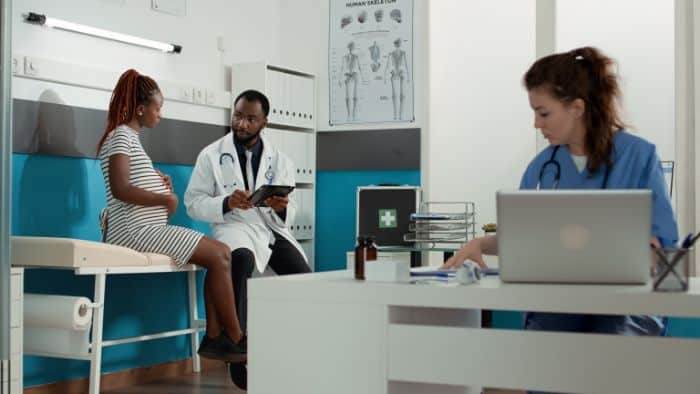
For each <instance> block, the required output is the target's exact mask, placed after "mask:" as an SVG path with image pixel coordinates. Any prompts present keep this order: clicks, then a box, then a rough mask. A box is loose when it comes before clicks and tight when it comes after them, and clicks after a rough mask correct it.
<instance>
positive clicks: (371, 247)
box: [365, 235, 377, 261]
mask: <svg viewBox="0 0 700 394" xmlns="http://www.w3.org/2000/svg"><path fill="white" fill-rule="evenodd" d="M374 239H375V238H374V235H369V236H367V257H366V258H365V260H366V261H374V260H376V259H377V244H376V243H374Z"/></svg>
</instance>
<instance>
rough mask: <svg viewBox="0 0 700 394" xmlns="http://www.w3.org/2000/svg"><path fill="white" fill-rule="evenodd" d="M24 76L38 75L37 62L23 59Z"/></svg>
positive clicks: (28, 58) (26, 58)
mask: <svg viewBox="0 0 700 394" xmlns="http://www.w3.org/2000/svg"><path fill="white" fill-rule="evenodd" d="M24 74H26V75H30V76H36V75H39V61H38V60H37V59H34V58H31V57H25V58H24Z"/></svg>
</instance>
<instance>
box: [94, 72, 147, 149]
mask: <svg viewBox="0 0 700 394" xmlns="http://www.w3.org/2000/svg"><path fill="white" fill-rule="evenodd" d="M156 94H161V93H160V88H159V87H158V84H157V83H156V81H154V80H153V79H152V78H150V77H147V76H145V75H141V74H139V73H138V71H136V70H134V69H130V70H126V71H125V72H124V73H123V74H122V75H121V77H119V81H118V82H117V86H115V87H114V91H113V92H112V99H111V100H110V101H109V112H108V114H107V127H105V131H104V133H103V134H102V138H100V142H99V144H97V153H98V154H99V152H100V149H101V148H102V144H104V142H105V139H107V135H109V133H110V132H111V131H112V130H114V129H116V128H117V126H119V125H122V124H124V123H128V122H130V121H131V120H132V119H133V118H134V117H135V116H136V107H138V106H139V105H142V104H143V105H148V104H149V103H150V102H151V99H152V98H153V96H154V95H156Z"/></svg>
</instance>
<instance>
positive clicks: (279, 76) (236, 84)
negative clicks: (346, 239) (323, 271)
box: [231, 62, 316, 269]
mask: <svg viewBox="0 0 700 394" xmlns="http://www.w3.org/2000/svg"><path fill="white" fill-rule="evenodd" d="M248 89H255V90H258V91H260V92H262V93H264V94H265V95H266V96H267V97H268V99H269V100H270V113H269V114H268V125H267V127H266V128H265V130H264V131H263V133H264V135H265V136H266V138H267V139H268V140H270V142H271V143H272V144H273V145H274V146H276V147H278V148H280V150H281V151H282V152H284V153H285V154H286V155H287V156H289V157H290V159H291V160H292V162H294V167H295V168H294V176H295V178H296V187H297V189H296V190H295V191H294V192H293V193H292V195H291V196H290V198H291V199H292V200H293V201H294V203H295V204H296V207H297V210H296V215H295V218H294V221H293V222H292V223H291V224H290V225H289V229H290V231H291V233H292V235H293V236H294V238H295V239H296V240H297V241H299V242H300V243H301V245H302V247H303V248H304V250H305V252H306V255H307V257H308V258H309V264H310V265H311V268H312V269H313V267H314V256H313V251H314V246H315V245H314V232H315V225H316V223H315V222H316V197H315V195H316V193H315V184H316V78H315V76H314V75H312V74H310V73H306V72H302V71H298V70H293V69H290V68H287V67H283V66H279V65H271V64H267V63H265V62H247V63H234V64H233V65H232V66H231V97H233V98H235V97H237V96H238V95H239V94H240V93H241V92H243V91H245V90H248Z"/></svg>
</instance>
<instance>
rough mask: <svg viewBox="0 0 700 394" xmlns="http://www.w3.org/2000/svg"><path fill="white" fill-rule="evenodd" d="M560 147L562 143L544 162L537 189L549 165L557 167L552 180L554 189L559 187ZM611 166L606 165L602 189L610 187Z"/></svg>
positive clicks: (539, 187)
mask: <svg viewBox="0 0 700 394" xmlns="http://www.w3.org/2000/svg"><path fill="white" fill-rule="evenodd" d="M560 147H561V145H557V146H555V147H554V149H553V150H552V156H550V157H549V160H547V161H545V162H544V164H542V168H540V176H539V177H538V178H537V190H540V189H541V185H542V177H543V176H544V171H545V170H546V169H547V166H554V168H555V169H556V172H555V173H554V180H553V181H552V189H559V179H561V164H559V162H558V161H557V159H556V158H555V157H556V155H557V152H558V151H559V148H560ZM611 167H612V166H605V174H604V175H603V185H602V186H601V189H607V188H608V177H609V176H610V168H611Z"/></svg>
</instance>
